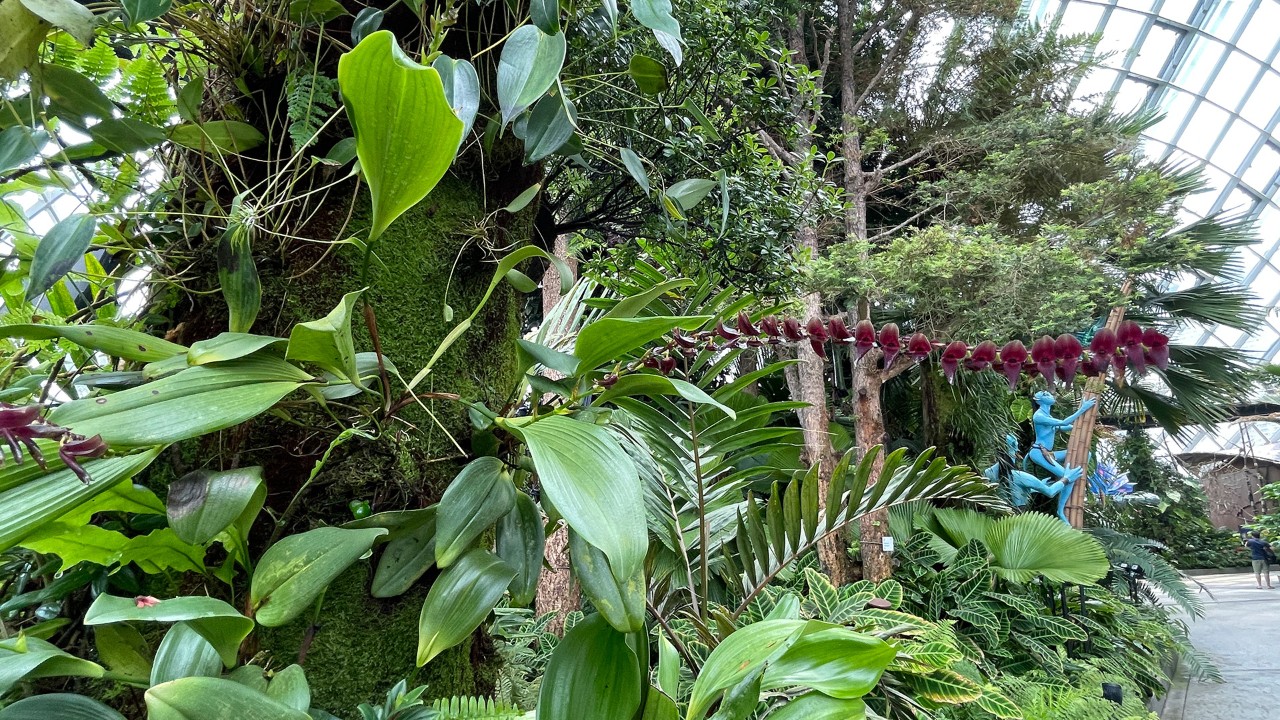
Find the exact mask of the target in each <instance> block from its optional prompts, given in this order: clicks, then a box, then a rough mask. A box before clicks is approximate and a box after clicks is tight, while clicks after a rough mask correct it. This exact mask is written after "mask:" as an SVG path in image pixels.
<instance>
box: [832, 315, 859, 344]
mask: <svg viewBox="0 0 1280 720" xmlns="http://www.w3.org/2000/svg"><path fill="white" fill-rule="evenodd" d="M827 332H828V333H829V334H830V335H831V339H832V340H835V341H836V342H840V343H845V344H848V343H851V342H853V333H851V332H849V326H848V325H845V324H844V318H842V317H840V316H839V315H837V316H835V317H833V318H831V319H830V320H828V321H827Z"/></svg>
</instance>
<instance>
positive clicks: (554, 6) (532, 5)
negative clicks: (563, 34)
mask: <svg viewBox="0 0 1280 720" xmlns="http://www.w3.org/2000/svg"><path fill="white" fill-rule="evenodd" d="M529 19H530V20H532V21H533V24H534V25H537V26H538V29H539V30H541V31H542V32H544V33H546V34H548V35H555V34H556V33H558V32H560V0H530V2H529Z"/></svg>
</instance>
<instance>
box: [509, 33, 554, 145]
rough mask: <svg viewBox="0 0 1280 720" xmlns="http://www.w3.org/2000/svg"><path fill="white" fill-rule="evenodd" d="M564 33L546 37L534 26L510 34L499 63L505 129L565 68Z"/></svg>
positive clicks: (545, 34)
mask: <svg viewBox="0 0 1280 720" xmlns="http://www.w3.org/2000/svg"><path fill="white" fill-rule="evenodd" d="M566 47H567V45H566V42H565V37H564V33H562V32H558V33H555V34H547V33H545V32H543V31H541V30H539V29H538V28H537V27H536V26H534V25H524V26H522V27H519V28H517V29H516V31H515V32H513V33H511V36H510V37H508V38H507V42H506V43H505V44H504V45H503V46H502V58H501V59H500V60H499V61H498V104H499V106H500V107H501V108H502V124H503V125H506V124H507V123H510V122H511V121H512V120H514V119H515V118H516V116H517V115H519V114H520V113H522V112H524V111H525V108H527V107H529V106H530V105H532V104H533V103H534V102H536V101H537V99H538V98H540V97H542V94H543V93H545V92H546V91H547V90H548V89H549V88H550V87H551V85H552V84H553V83H555V81H556V78H558V77H559V76H560V68H561V67H563V66H564V54H565V49H566Z"/></svg>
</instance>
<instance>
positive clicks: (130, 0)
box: [120, 0, 173, 25]
mask: <svg viewBox="0 0 1280 720" xmlns="http://www.w3.org/2000/svg"><path fill="white" fill-rule="evenodd" d="M171 5H173V0H120V6H121V7H123V8H124V15H125V17H126V18H128V20H129V24H131V25H132V24H134V23H140V22H146V21H148V20H155V19H156V18H158V17H160V16H161V15H163V14H165V13H167V12H169V7H170V6H171Z"/></svg>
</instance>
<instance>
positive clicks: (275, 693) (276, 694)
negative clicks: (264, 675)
mask: <svg viewBox="0 0 1280 720" xmlns="http://www.w3.org/2000/svg"><path fill="white" fill-rule="evenodd" d="M267 697H270V698H271V699H273V700H275V701H276V702H278V703H280V704H281V705H286V706H288V707H291V708H293V709H294V710H301V711H302V712H306V711H307V710H308V709H309V708H310V707H311V684H310V683H308V682H307V673H306V672H305V671H304V670H303V669H302V666H300V665H290V666H288V667H286V668H285V669H283V670H279V671H277V672H276V674H275V675H274V676H273V677H272V678H271V684H270V685H268V686H267Z"/></svg>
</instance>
